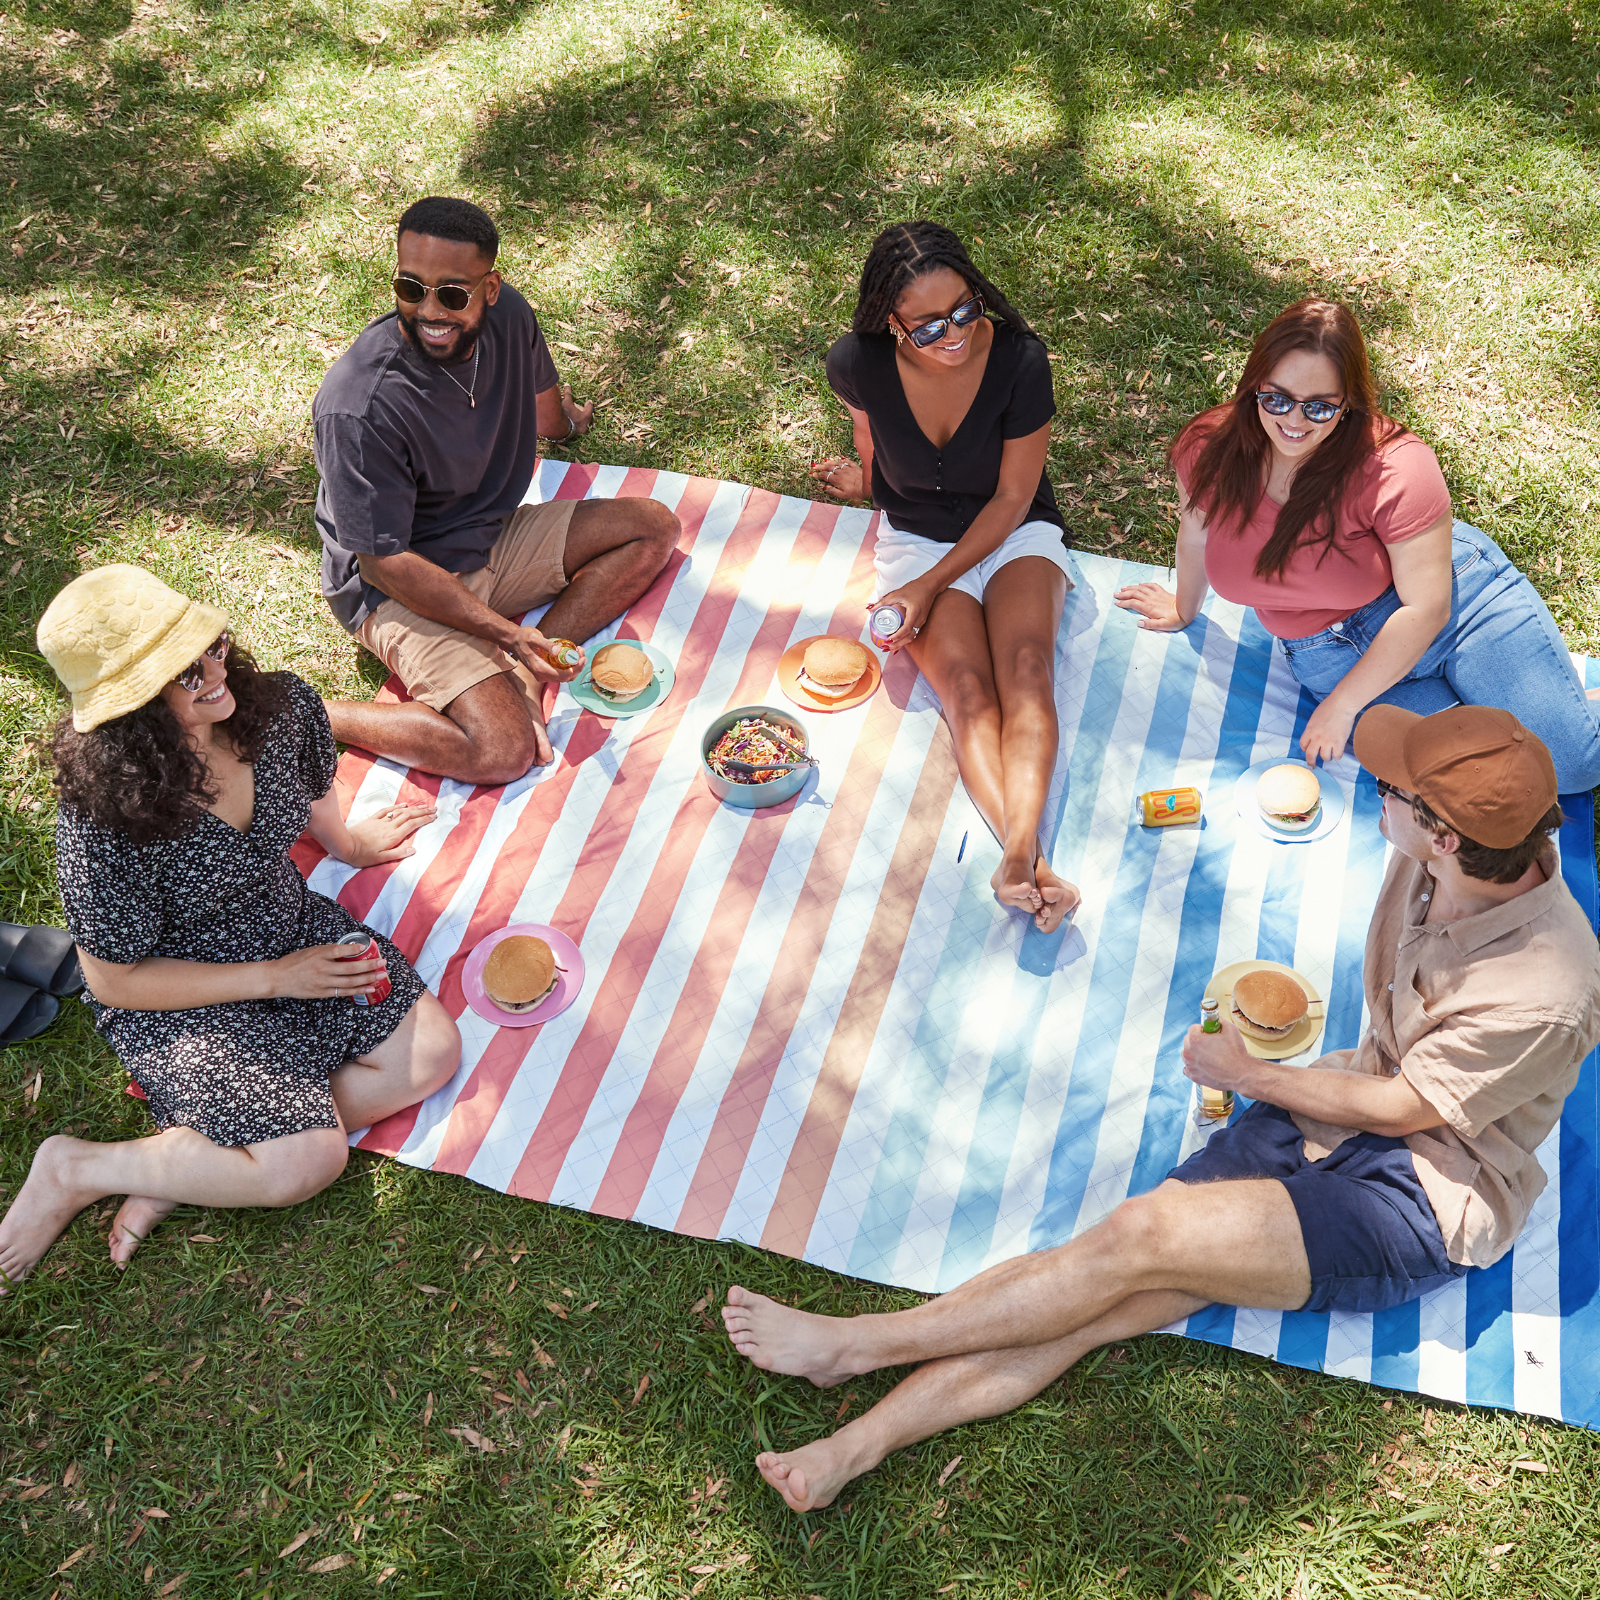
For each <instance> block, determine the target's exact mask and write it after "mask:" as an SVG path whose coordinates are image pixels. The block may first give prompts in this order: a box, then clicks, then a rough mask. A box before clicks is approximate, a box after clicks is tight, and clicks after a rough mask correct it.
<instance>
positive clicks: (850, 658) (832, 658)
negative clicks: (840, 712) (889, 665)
mask: <svg viewBox="0 0 1600 1600" xmlns="http://www.w3.org/2000/svg"><path fill="white" fill-rule="evenodd" d="M871 664H872V657H871V656H870V655H868V654H867V650H866V647H865V646H864V645H860V644H857V643H856V641H855V640H854V639H835V638H833V637H831V636H829V637H827V638H822V639H813V640H812V641H811V643H810V644H808V645H807V646H806V653H805V658H804V659H803V660H802V661H801V663H800V670H799V672H797V673H796V674H795V677H796V679H797V680H798V681H799V682H800V683H803V684H804V685H805V686H806V692H807V693H808V694H812V695H815V696H816V698H817V699H819V700H842V699H843V698H844V697H845V696H846V695H847V694H849V693H850V691H851V690H852V689H853V688H855V686H856V685H857V684H858V683H860V682H861V679H862V676H863V674H864V673H865V672H866V670H867V668H868V667H869V666H870V665H871Z"/></svg>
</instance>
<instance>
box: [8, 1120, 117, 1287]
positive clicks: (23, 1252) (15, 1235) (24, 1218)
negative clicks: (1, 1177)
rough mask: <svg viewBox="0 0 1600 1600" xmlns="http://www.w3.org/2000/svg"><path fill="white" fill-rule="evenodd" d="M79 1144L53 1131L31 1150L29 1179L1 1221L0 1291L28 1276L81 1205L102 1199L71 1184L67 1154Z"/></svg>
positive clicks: (97, 1193)
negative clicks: (31, 1163) (31, 1158)
mask: <svg viewBox="0 0 1600 1600" xmlns="http://www.w3.org/2000/svg"><path fill="white" fill-rule="evenodd" d="M82 1144H83V1141H82V1140H81V1139H71V1138H68V1137H67V1135H66V1134H63V1133H57V1134H52V1135H51V1137H50V1138H48V1139H46V1140H45V1141H44V1143H43V1144H41V1145H40V1146H39V1148H38V1149H37V1150H36V1151H35V1152H34V1156H33V1165H32V1166H31V1167H30V1168H29V1169H28V1181H27V1182H26V1183H24V1184H23V1186H22V1188H21V1189H20V1190H18V1191H17V1198H16V1199H15V1200H13V1201H12V1202H11V1207H10V1209H9V1210H8V1211H7V1212H6V1214H5V1217H4V1218H3V1219H0V1294H5V1293H6V1292H7V1290H8V1288H9V1286H10V1285H12V1284H14V1283H21V1282H22V1280H23V1279H24V1278H25V1277H27V1275H28V1274H29V1273H30V1272H31V1271H32V1270H33V1269H34V1267H35V1266H36V1265H37V1264H38V1261H39V1258H40V1257H41V1256H42V1255H43V1254H44V1253H45V1251H46V1250H48V1249H49V1248H50V1246H51V1245H53V1244H54V1243H55V1242H56V1240H57V1239H59V1238H60V1237H61V1235H62V1233H63V1232H64V1231H65V1229H66V1226H67V1224H68V1223H69V1222H71V1221H72V1219H73V1218H74V1217H75V1216H77V1214H78V1213H79V1212H80V1211H82V1210H83V1208H84V1207H85V1206H87V1205H92V1204H93V1203H94V1202H95V1201H96V1200H99V1199H102V1198H103V1195H102V1194H101V1193H99V1192H96V1191H93V1190H85V1189H79V1188H75V1187H74V1186H73V1185H72V1182H71V1177H70V1174H71V1158H72V1155H73V1154H74V1152H75V1150H76V1149H77V1147H79V1146H81V1145H82Z"/></svg>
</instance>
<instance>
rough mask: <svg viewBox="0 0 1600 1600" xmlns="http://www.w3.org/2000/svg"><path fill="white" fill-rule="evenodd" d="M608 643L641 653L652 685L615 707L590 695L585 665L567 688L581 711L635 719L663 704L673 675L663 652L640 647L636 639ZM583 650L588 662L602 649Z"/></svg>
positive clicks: (598, 647)
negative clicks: (649, 669)
mask: <svg viewBox="0 0 1600 1600" xmlns="http://www.w3.org/2000/svg"><path fill="white" fill-rule="evenodd" d="M608 642H610V643H614V644H625V645H628V646H629V647H630V648H632V649H634V650H642V651H644V653H645V654H646V655H647V656H649V658H650V661H651V664H652V665H653V666H654V667H655V669H656V681H655V682H654V683H652V684H651V685H650V687H649V688H648V689H646V690H645V692H644V693H643V694H641V695H640V696H639V697H638V698H637V699H635V700H630V701H629V702H628V703H627V704H626V705H622V706H619V705H616V704H614V703H613V702H612V701H610V700H607V699H606V698H605V697H604V696H603V695H598V694H596V693H595V692H594V684H593V683H592V682H590V679H589V664H588V662H587V661H586V662H585V663H584V667H583V671H582V672H580V673H579V674H578V676H577V677H576V678H574V679H573V680H572V682H571V683H569V684H568V685H567V688H568V690H569V691H570V693H571V695H572V698H573V699H574V700H576V701H577V702H578V704H579V705H580V706H582V707H583V708H584V710H585V711H592V712H594V714H595V715H596V716H597V717H636V716H638V715H639V713H640V712H641V711H648V710H649V709H650V708H651V706H653V705H656V704H658V703H659V702H660V701H662V700H665V699H666V697H667V696H668V695H669V694H671V693H672V683H673V679H674V678H675V677H676V674H675V673H674V672H673V670H672V660H671V658H670V657H669V656H668V655H667V653H666V651H665V650H658V649H657V648H656V647H655V646H654V645H653V644H641V643H640V642H639V641H638V640H637V639H616V640H611V641H608ZM584 648H585V650H586V652H587V654H588V656H589V658H590V660H593V658H594V653H595V651H596V650H603V649H605V645H603V644H601V645H596V646H594V648H593V649H590V648H589V647H588V646H585V647H584Z"/></svg>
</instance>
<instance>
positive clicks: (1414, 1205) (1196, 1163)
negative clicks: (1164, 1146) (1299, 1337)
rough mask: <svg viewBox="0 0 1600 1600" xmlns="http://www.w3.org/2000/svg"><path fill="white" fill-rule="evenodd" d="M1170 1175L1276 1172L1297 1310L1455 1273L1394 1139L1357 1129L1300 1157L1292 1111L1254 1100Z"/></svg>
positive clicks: (1432, 1285)
mask: <svg viewBox="0 0 1600 1600" xmlns="http://www.w3.org/2000/svg"><path fill="white" fill-rule="evenodd" d="M1167 1176H1168V1177H1169V1178H1176V1179H1177V1180H1178V1181H1179V1182H1180V1183H1214V1182H1216V1181H1217V1180H1218V1179H1221V1178H1276V1179H1277V1180H1278V1182H1279V1183H1281V1184H1282V1185H1283V1186H1284V1188H1285V1189H1287V1190H1288V1191H1289V1198H1290V1199H1291V1200H1292V1201H1293V1202H1294V1209H1295V1215H1296V1216H1297V1217H1299V1219H1300V1233H1301V1236H1302V1237H1303V1238H1304V1240H1305V1246H1306V1259H1307V1261H1309V1262H1310V1264H1311V1298H1310V1299H1309V1300H1307V1301H1306V1303H1305V1304H1304V1305H1303V1306H1302V1307H1301V1308H1300V1309H1301V1310H1302V1311H1382V1310H1384V1309H1385V1308H1386V1307H1388V1306H1397V1305H1402V1304H1403V1303H1404V1302H1405V1301H1407V1300H1415V1299H1416V1298H1417V1296H1418V1295H1422V1294H1426V1293H1427V1292H1428V1291H1429V1290H1430V1289H1437V1288H1438V1287H1439V1286H1440V1285H1441V1284H1445V1283H1449V1282H1450V1280H1451V1279H1452V1278H1459V1277H1460V1276H1461V1274H1462V1273H1464V1272H1465V1271H1466V1270H1467V1269H1466V1267H1465V1266H1463V1265H1460V1264H1458V1263H1457V1262H1454V1261H1452V1260H1451V1259H1450V1258H1449V1257H1448V1256H1447V1255H1446V1254H1445V1252H1444V1238H1443V1236H1442V1235H1441V1234H1440V1232H1439V1224H1438V1222H1437V1220H1436V1219H1435V1217H1434V1215H1433V1207H1432V1206H1431V1205H1429V1204H1428V1197H1427V1195H1426V1194H1424V1193H1423V1191H1422V1185H1421V1184H1420V1183H1419V1182H1418V1181H1417V1169H1416V1166H1415V1165H1414V1163H1413V1162H1412V1160H1411V1152H1410V1150H1408V1149H1407V1148H1406V1142H1405V1140H1404V1139H1391V1138H1387V1137H1386V1136H1384V1135H1383V1134H1378V1133H1358V1134H1356V1135H1355V1136H1354V1137H1353V1138H1350V1139H1346V1140H1345V1142H1344V1143H1343V1144H1342V1145H1340V1146H1339V1148H1338V1149H1337V1150H1335V1151H1334V1152H1333V1154H1332V1155H1330V1156H1326V1157H1324V1158H1323V1159H1322V1160H1321V1161H1307V1160H1306V1150H1305V1141H1304V1140H1303V1139H1302V1138H1301V1137H1300V1130H1299V1129H1298V1128H1297V1127H1296V1126H1295V1124H1294V1118H1293V1117H1291V1116H1290V1115H1289V1113H1288V1112H1287V1111H1283V1110H1280V1109H1279V1108H1278V1107H1277V1106H1269V1105H1267V1104H1265V1103H1264V1102H1263V1101H1259V1100H1258V1101H1257V1102H1256V1103H1255V1104H1254V1105H1252V1106H1251V1107H1250V1108H1249V1110H1247V1111H1246V1112H1245V1113H1244V1114H1243V1115H1242V1116H1241V1117H1240V1118H1239V1120H1238V1121H1237V1122H1235V1123H1234V1124H1233V1125H1232V1126H1231V1127H1228V1128H1223V1129H1221V1130H1220V1131H1218V1132H1217V1133H1214V1134H1213V1135H1212V1136H1211V1140H1210V1142H1209V1143H1208V1144H1207V1145H1206V1146H1205V1148H1204V1149H1202V1150H1197V1151H1195V1153H1194V1154H1193V1155H1192V1156H1190V1157H1189V1159H1188V1160H1187V1161H1185V1162H1184V1163H1183V1165H1182V1166H1180V1167H1174V1168H1173V1169H1172V1171H1171V1172H1169V1173H1168V1174H1167Z"/></svg>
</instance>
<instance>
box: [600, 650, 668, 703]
mask: <svg viewBox="0 0 1600 1600" xmlns="http://www.w3.org/2000/svg"><path fill="white" fill-rule="evenodd" d="M655 675H656V667H655V663H654V662H653V661H652V660H651V659H650V657H649V656H647V655H646V654H645V653H644V651H643V650H640V649H639V648H638V647H637V646H635V645H631V644H623V643H621V642H620V641H619V642H617V643H613V644H608V645H606V646H604V647H603V648H601V649H599V650H596V651H595V653H594V660H593V661H592V662H591V663H590V666H589V682H590V683H591V684H592V685H593V687H594V692H595V693H596V694H597V695H599V696H600V698H601V699H602V700H609V701H611V702H612V703H613V704H614V705H619V706H620V705H626V704H627V703H628V701H630V700H637V699H638V698H639V696H640V695H642V694H643V693H644V692H645V690H646V689H648V688H649V687H650V685H651V683H652V682H653V681H654V680H655Z"/></svg>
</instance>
